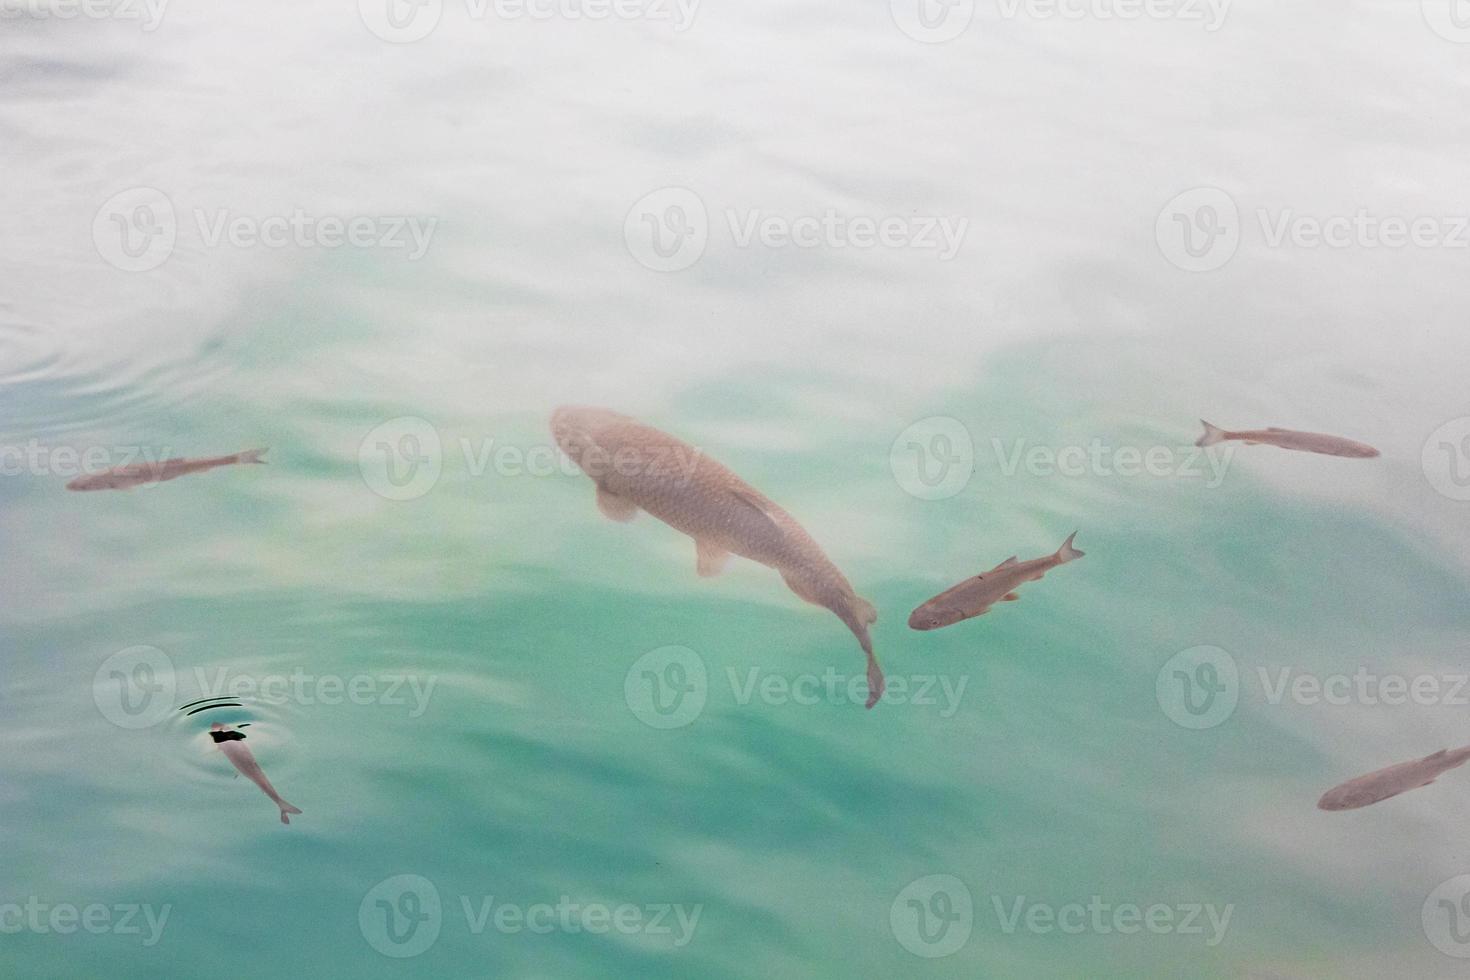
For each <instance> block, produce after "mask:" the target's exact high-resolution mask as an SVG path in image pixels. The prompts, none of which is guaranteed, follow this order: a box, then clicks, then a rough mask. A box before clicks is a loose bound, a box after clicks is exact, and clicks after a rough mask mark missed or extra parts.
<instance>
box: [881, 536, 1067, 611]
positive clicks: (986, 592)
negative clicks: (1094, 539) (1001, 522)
mask: <svg viewBox="0 0 1470 980" xmlns="http://www.w3.org/2000/svg"><path fill="white" fill-rule="evenodd" d="M1076 537H1077V532H1076V531H1073V532H1072V533H1071V534H1070V535H1068V537H1067V540H1066V541H1064V542H1062V546H1061V547H1060V548H1058V549H1057V550H1056V551H1055V552H1054V553H1053V554H1050V555H1047V556H1045V557H1044V558H1032V559H1030V560H1029V561H1018V560H1017V559H1016V557H1015V556H1014V555H1013V556H1011V557H1010V558H1007V559H1006V560H1005V561H1003V562H1001V563H1000V564H999V565H996V566H995V567H994V568H992V569H991V570H990V571H988V572H982V573H981V574H979V575H976V576H975V577H974V578H968V579H965V581H963V582H961V583H960V584H959V585H956V586H955V587H954V588H952V589H946V590H945V591H943V592H941V593H939V594H938V595H937V596H935V597H934V598H932V599H930V600H929V601H928V602H925V603H923V604H922V605H920V606H919V608H917V609H915V610H914V611H913V612H912V613H910V614H909V626H910V628H912V629H916V630H934V629H939V628H940V627H943V626H951V625H953V624H955V623H958V622H962V621H963V620H966V619H974V618H975V617H976V616H980V615H983V614H984V613H986V612H988V611H989V610H990V607H991V606H993V605H995V604H996V603H997V602H1014V601H1015V600H1016V599H1019V598H1020V596H1018V595H1017V594H1016V589H1018V588H1020V587H1021V586H1022V585H1024V584H1026V583H1027V582H1034V581H1036V580H1037V579H1039V578H1041V577H1042V576H1043V575H1045V574H1046V573H1047V572H1049V571H1051V570H1052V569H1053V568H1056V567H1057V566H1058V565H1065V564H1066V563H1067V562H1069V561H1075V560H1076V559H1078V558H1081V557H1082V556H1083V555H1084V554H1086V552H1082V551H1078V550H1077V549H1076V548H1074V547H1072V541H1073V539H1074V538H1076Z"/></svg>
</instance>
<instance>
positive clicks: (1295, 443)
mask: <svg viewBox="0 0 1470 980" xmlns="http://www.w3.org/2000/svg"><path fill="white" fill-rule="evenodd" d="M1200 423H1201V424H1202V425H1204V427H1205V434H1204V435H1202V436H1200V437H1199V439H1198V440H1197V441H1196V442H1195V445H1196V446H1213V445H1215V444H1216V443H1221V442H1224V441H1226V440H1227V439H1229V440H1234V441H1238V442H1243V443H1245V444H1246V445H1247V446H1254V445H1256V444H1257V443H1263V444H1265V445H1267V446H1276V447H1278V448H1280V449H1295V450H1296V451H1298V452H1303V453H1321V454H1322V455H1323V456H1346V457H1348V458H1349V459H1371V458H1373V457H1374V456H1377V455H1378V450H1376V449H1374V448H1373V447H1372V446H1370V445H1368V444H1367V443H1362V442H1354V441H1353V440H1352V439H1344V438H1342V437H1341V436H1329V435H1324V434H1322V433H1320V432H1297V431H1296V430H1294V429H1277V428H1275V427H1272V428H1269V429H1248V430H1245V431H1242V432H1228V431H1226V430H1225V429H1222V428H1220V427H1219V426H1216V425H1211V424H1210V423H1208V422H1206V421H1205V420H1204V419H1200Z"/></svg>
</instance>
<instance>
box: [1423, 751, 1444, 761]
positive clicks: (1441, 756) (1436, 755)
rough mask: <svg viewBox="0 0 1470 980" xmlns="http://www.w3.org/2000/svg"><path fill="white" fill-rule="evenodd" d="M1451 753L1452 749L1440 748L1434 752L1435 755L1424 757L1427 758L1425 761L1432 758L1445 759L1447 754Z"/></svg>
mask: <svg viewBox="0 0 1470 980" xmlns="http://www.w3.org/2000/svg"><path fill="white" fill-rule="evenodd" d="M1449 754H1450V750H1449V749H1440V750H1439V751H1438V752H1436V753H1434V754H1433V755H1426V756H1425V757H1424V759H1425V761H1428V760H1430V759H1443V758H1444V757H1445V756H1447V755H1449Z"/></svg>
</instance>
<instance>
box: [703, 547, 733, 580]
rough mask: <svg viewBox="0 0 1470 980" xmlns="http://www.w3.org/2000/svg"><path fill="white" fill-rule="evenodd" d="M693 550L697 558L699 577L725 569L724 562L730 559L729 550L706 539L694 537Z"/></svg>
mask: <svg viewBox="0 0 1470 980" xmlns="http://www.w3.org/2000/svg"><path fill="white" fill-rule="evenodd" d="M694 552H695V554H696V555H697V556H698V559H699V577H700V578H710V577H711V576H714V575H718V574H720V573H721V572H723V571H724V570H725V563H726V562H728V561H729V560H730V552H728V551H726V550H725V549H724V548H721V547H720V546H719V545H715V544H710V543H709V542H708V541H701V540H700V539H699V538H695V539H694Z"/></svg>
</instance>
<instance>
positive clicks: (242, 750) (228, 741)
mask: <svg viewBox="0 0 1470 980" xmlns="http://www.w3.org/2000/svg"><path fill="white" fill-rule="evenodd" d="M209 737H210V738H212V739H214V744H215V745H218V746H219V750H220V751H221V752H223V753H224V754H225V758H227V759H229V760H230V762H231V764H232V765H234V767H235V768H236V769H238V770H240V772H242V773H244V774H245V777H246V778H247V779H249V780H250V781H251V782H252V783H254V784H255V785H257V786H259V787H260V788H261V789H262V790H263V791H264V792H265V795H266V796H269V797H270V798H271V800H272V801H273V802H274V803H275V804H276V806H278V807H280V808H281V823H285V824H289V823H290V822H291V818H290V817H289V816H287V814H291V813H300V812H301V811H300V810H298V809H296V807H294V806H292V805H291V804H289V803H287V802H286V801H285V800H283V799H281V794H280V793H277V792H276V788H275V787H274V786H272V785H271V781H270V780H269V779H266V778H265V773H263V772H261V770H260V763H258V762H256V761H255V756H254V754H252V753H251V751H250V750H249V749H247V748H246V747H245V745H244V741H245V735H244V733H243V732H239V731H237V730H235V729H233V728H231V727H230V726H228V725H213V726H211V727H210V729H209Z"/></svg>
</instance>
